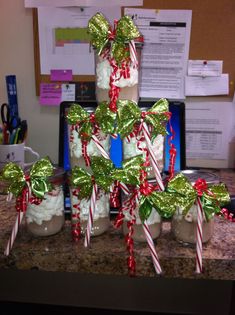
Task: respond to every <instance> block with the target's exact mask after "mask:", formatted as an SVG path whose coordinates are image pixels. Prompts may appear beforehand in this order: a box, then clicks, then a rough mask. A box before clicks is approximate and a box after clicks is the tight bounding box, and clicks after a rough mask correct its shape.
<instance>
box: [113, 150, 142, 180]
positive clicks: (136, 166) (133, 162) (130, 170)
mask: <svg viewBox="0 0 235 315" xmlns="http://www.w3.org/2000/svg"><path fill="white" fill-rule="evenodd" d="M143 163H144V160H143V157H142V156H141V155H137V156H135V157H132V158H129V159H126V160H124V161H123V163H122V168H116V169H115V170H114V172H113V174H112V177H113V178H114V179H115V180H118V181H119V182H122V183H124V184H127V185H139V184H140V171H141V170H142V169H143V168H144V167H143Z"/></svg>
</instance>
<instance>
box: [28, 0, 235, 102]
mask: <svg viewBox="0 0 235 315" xmlns="http://www.w3.org/2000/svg"><path fill="white" fill-rule="evenodd" d="M138 8H145V9H156V10H161V9H168V10H192V28H191V39H190V51H189V59H200V60H222V61H223V73H228V74H229V95H228V97H231V96H232V95H233V93H234V87H235V17H234V16H235V1H234V0H223V1H215V0H204V1H195V0H144V5H143V7H138ZM33 29H34V56H35V82H36V94H37V95H39V89H40V83H41V82H50V76H49V75H42V74H41V73H40V52H39V37H38V20H37V9H33ZM73 80H74V81H94V76H85V75H79V76H76V75H74V76H73Z"/></svg>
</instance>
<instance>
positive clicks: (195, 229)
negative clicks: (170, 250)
mask: <svg viewBox="0 0 235 315" xmlns="http://www.w3.org/2000/svg"><path fill="white" fill-rule="evenodd" d="M166 191H168V192H169V193H170V194H172V195H173V196H174V198H175V201H174V203H175V205H176V211H175V213H174V216H173V217H172V222H171V230H172V233H173V235H174V237H175V239H176V240H177V241H179V242H182V243H184V244H196V243H197V242H198V241H201V242H202V243H206V242H208V241H209V240H210V239H211V237H212V236H213V231H214V216H215V215H216V214H217V213H220V211H221V207H222V206H223V205H224V204H226V203H228V202H229V200H230V197H229V193H228V191H227V188H226V187H225V185H224V184H223V183H216V184H207V182H206V180H205V179H202V178H199V179H197V180H196V181H195V182H193V183H191V182H190V181H189V179H188V178H187V177H186V176H184V175H183V174H182V173H179V174H177V175H176V176H175V177H174V178H173V179H171V180H170V181H169V183H168V185H167V188H166ZM198 238H199V240H198Z"/></svg>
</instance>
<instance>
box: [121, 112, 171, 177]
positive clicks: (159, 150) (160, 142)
mask: <svg viewBox="0 0 235 315" xmlns="http://www.w3.org/2000/svg"><path fill="white" fill-rule="evenodd" d="M141 110H142V111H148V108H145V107H142V108H141ZM122 143H123V158H124V159H129V158H132V157H134V156H137V155H140V154H143V157H144V159H146V151H145V149H146V141H145V140H143V141H141V142H139V140H138V139H137V138H136V137H135V136H133V137H128V138H125V139H124V140H123V142H122ZM152 148H153V151H154V154H155V156H156V160H157V164H158V168H159V171H160V173H162V172H163V169H164V163H165V154H164V152H165V151H164V150H165V137H164V136H163V135H161V134H159V135H157V137H156V138H155V139H154V140H153V141H152ZM147 178H148V179H153V178H155V175H154V171H153V167H152V164H151V162H150V166H149V167H148V168H147Z"/></svg>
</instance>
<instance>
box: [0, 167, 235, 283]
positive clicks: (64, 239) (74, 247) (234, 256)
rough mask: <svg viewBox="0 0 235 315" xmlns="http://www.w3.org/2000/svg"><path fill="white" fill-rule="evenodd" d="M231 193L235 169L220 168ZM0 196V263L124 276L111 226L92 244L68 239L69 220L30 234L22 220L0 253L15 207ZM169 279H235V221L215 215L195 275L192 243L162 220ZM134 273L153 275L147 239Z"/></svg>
mask: <svg viewBox="0 0 235 315" xmlns="http://www.w3.org/2000/svg"><path fill="white" fill-rule="evenodd" d="M219 175H220V177H221V180H222V181H224V182H225V183H226V184H227V186H228V189H229V191H230V193H231V194H235V180H234V179H235V173H234V172H231V171H228V170H223V171H220V173H219ZM5 198H6V196H1V199H0V218H1V219H0V220H1V224H0V268H5V269H12V270H43V271H60V272H80V273H89V274H90V273H93V274H105V275H127V264H126V259H127V255H128V253H127V250H126V245H125V241H124V237H123V234H122V232H121V231H120V230H115V229H113V228H112V226H110V230H109V231H108V232H107V233H106V234H104V235H102V236H99V237H96V238H92V240H91V246H90V248H88V249H86V248H84V246H83V241H80V242H78V243H74V242H73V241H72V239H71V227H70V222H69V221H66V224H65V226H64V228H63V230H62V231H61V232H60V233H58V234H57V235H54V236H50V237H46V238H35V237H32V236H31V235H30V234H29V233H28V232H27V231H26V228H25V225H24V224H22V225H21V228H20V231H19V233H18V235H17V238H16V240H15V243H14V246H13V249H12V251H11V253H10V255H9V257H5V256H4V255H3V251H4V246H5V245H6V242H7V239H8V237H9V235H10V232H11V229H12V226H13V223H14V220H15V216H16V212H15V210H14V202H13V201H12V202H11V203H6V201H5ZM155 244H156V249H157V252H158V255H159V259H160V263H161V266H162V269H163V276H164V277H167V278H187V279H193V278H194V279H222V280H234V279H235V223H232V222H229V221H226V220H224V219H223V218H220V217H216V219H215V232H214V235H213V238H212V239H211V240H210V241H209V243H207V244H206V245H204V246H203V267H204V272H203V273H202V274H200V275H197V274H195V248H194V247H185V246H183V245H181V244H179V243H178V242H176V241H175V240H174V239H173V237H172V234H171V224H170V222H164V223H163V229H162V233H161V236H160V238H159V239H158V240H157V241H156V242H155ZM134 248H135V258H136V264H137V266H136V275H137V276H148V277H153V276H155V275H156V274H155V272H154V268H153V264H152V260H151V256H150V252H149V249H148V247H147V245H146V244H135V247H134Z"/></svg>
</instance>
